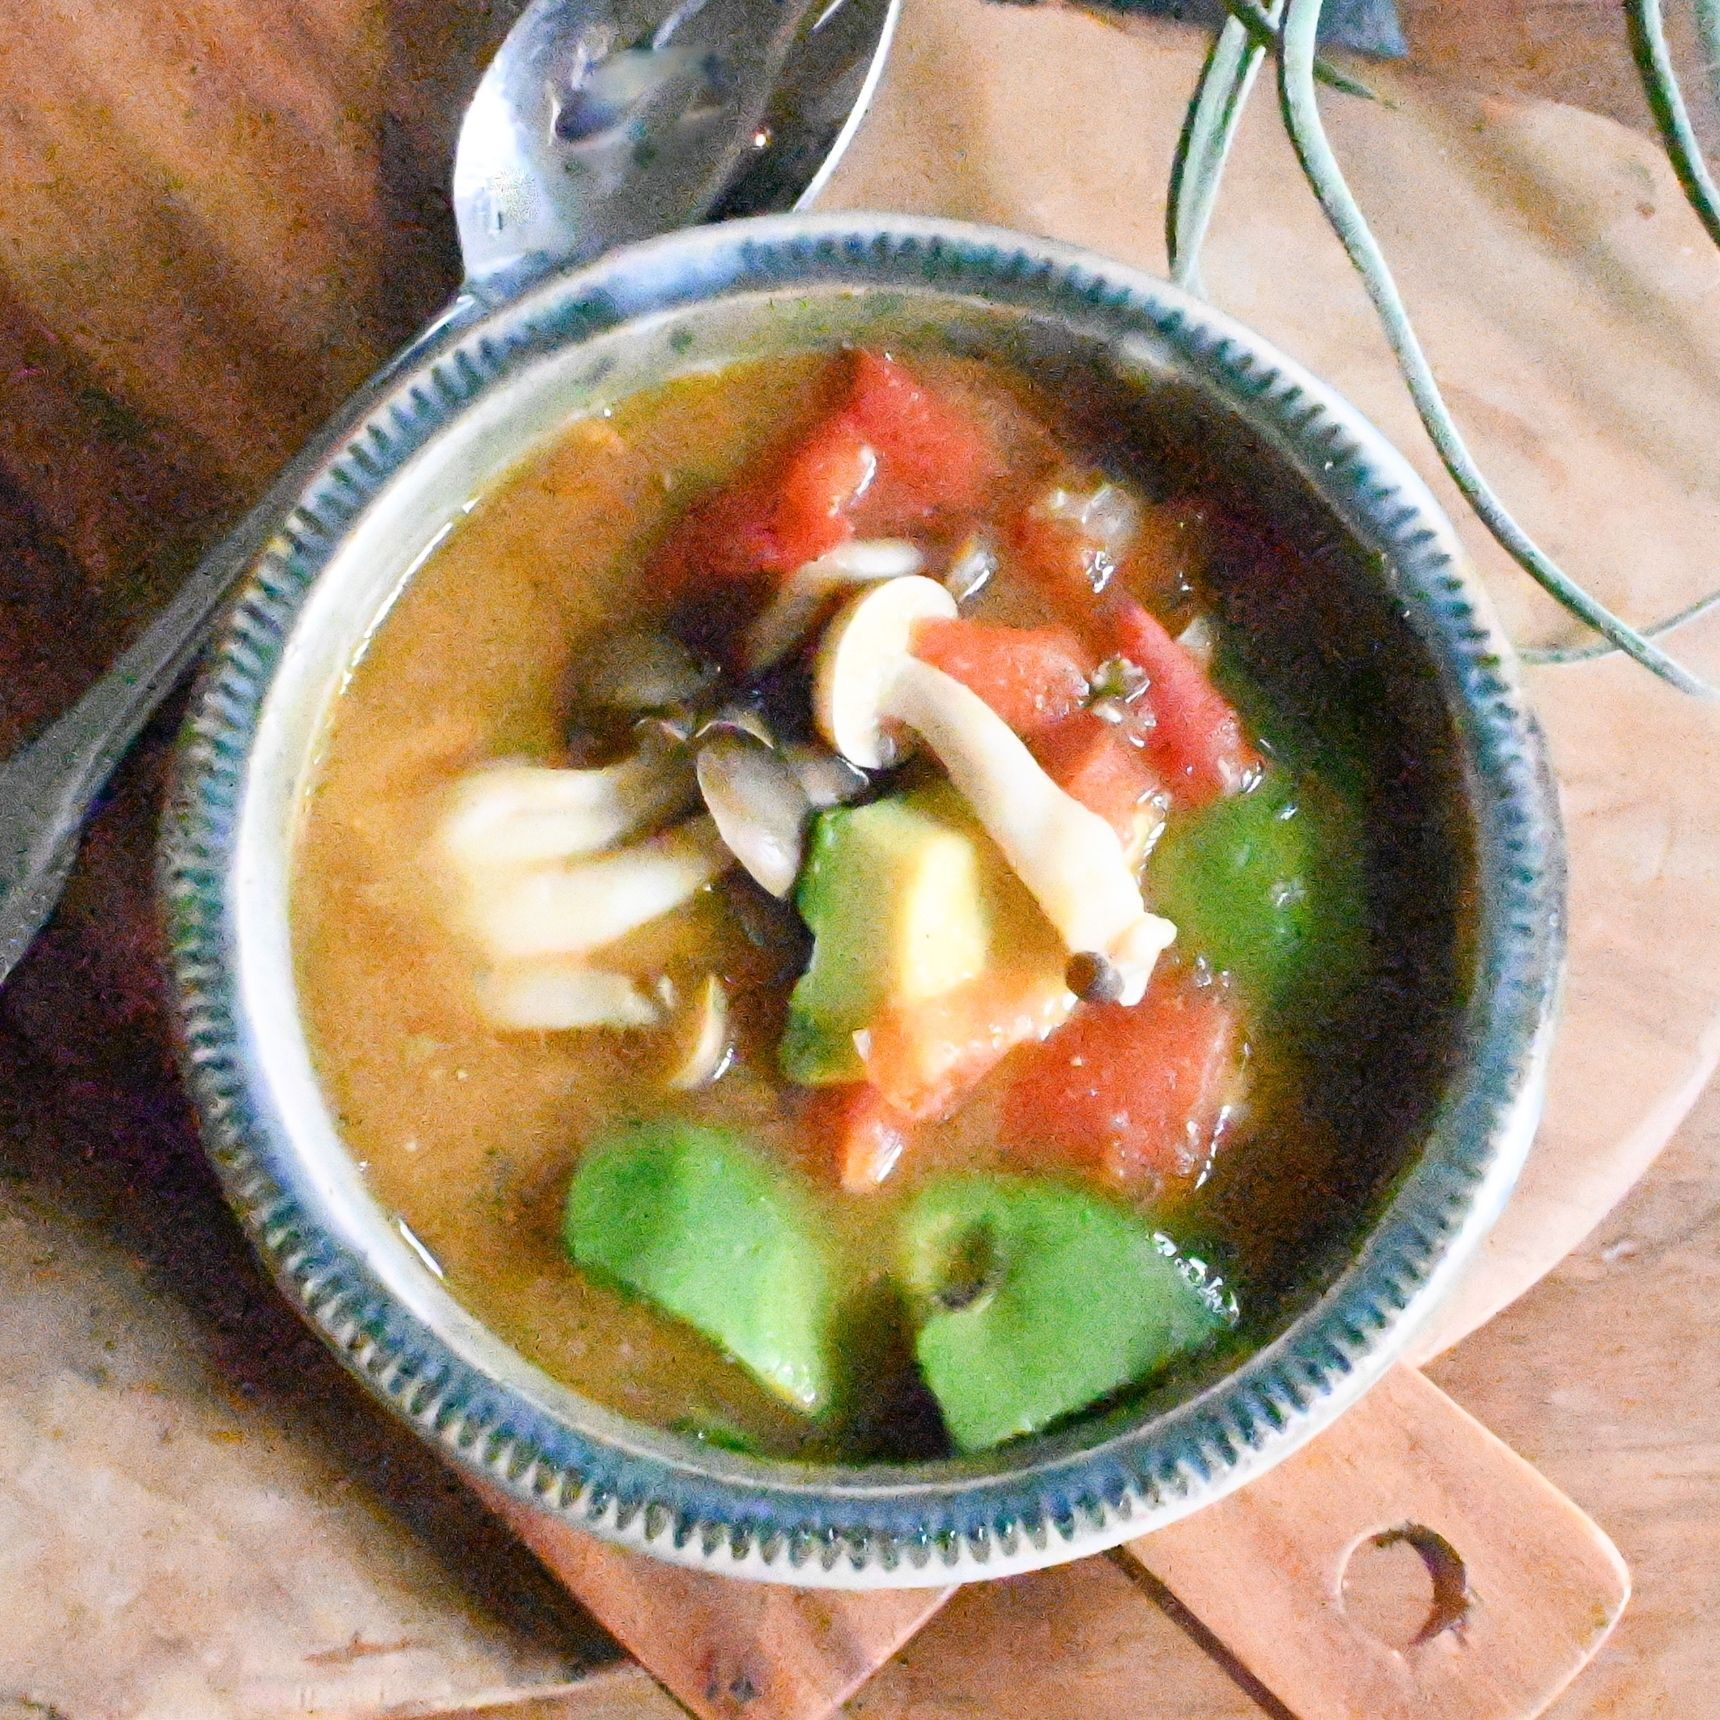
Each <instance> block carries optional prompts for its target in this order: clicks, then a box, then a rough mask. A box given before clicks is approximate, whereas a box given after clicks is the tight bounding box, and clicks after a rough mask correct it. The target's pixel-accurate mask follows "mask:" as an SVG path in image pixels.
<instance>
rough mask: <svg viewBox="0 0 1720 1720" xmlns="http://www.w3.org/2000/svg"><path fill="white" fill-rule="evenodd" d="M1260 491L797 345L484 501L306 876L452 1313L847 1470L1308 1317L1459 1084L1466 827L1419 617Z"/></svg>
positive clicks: (334, 748) (952, 383)
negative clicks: (1378, 592)
mask: <svg viewBox="0 0 1720 1720" xmlns="http://www.w3.org/2000/svg"><path fill="white" fill-rule="evenodd" d="M1261 469H1262V463H1261V462H1259V461H1257V460H1255V459H1254V458H1252V457H1251V455H1250V451H1248V450H1246V449H1238V448H1236V447H1235V446H1234V445H1233V444H1231V443H1230V442H1229V440H1228V439H1227V440H1226V441H1225V442H1223V443H1221V444H1218V445H1216V446H1215V444H1214V442H1213V433H1212V431H1211V429H1210V426H1209V425H1207V424H1206V422H1205V421H1204V419H1203V418H1202V415H1201V414H1200V412H1199V411H1198V409H1197V408H1196V407H1195V406H1194V405H1192V404H1191V403H1190V402H1187V401H1179V400H1178V399H1177V398H1175V397H1174V396H1169V395H1167V396H1166V397H1165V398H1163V399H1158V400H1141V399H1137V398H1135V397H1132V396H1126V395H1122V394H1120V393H1118V392H1116V391H1115V390H1114V389H1112V390H1111V391H1109V392H1107V385H1105V384H1103V383H1102V382H1100V381H1099V380H1097V379H1088V380H1087V381H1085V382H1084V383H1083V385H1082V386H1081V387H1073V386H1071V379H1070V378H1069V377H1068V376H1063V377H1060V378H1058V379H1057V380H1056V386H1055V387H1047V386H1045V385H1044V381H1043V379H1041V382H1040V383H1039V385H1035V383H1034V382H1033V381H1032V380H1030V379H1028V378H1025V377H1023V376H1021V375H1018V374H1015V373H1013V372H1008V371H1005V370H1003V369H1001V368H998V367H995V366H991V365H988V364H985V363H982V362H980V361H977V360H971V359H965V358H956V357H951V356H948V355H942V354H933V353H929V352H926V353H921V352H908V353H900V352H898V353H895V354H894V355H893V356H886V355H884V354H881V353H877V352H840V353H834V354H832V353H809V354H805V355H798V356H790V357H778V358H771V359H768V360H759V361H751V362H748V363H746V364H743V365H736V366H733V367H731V368H728V369H726V370H723V371H721V372H717V373H701V374H695V375H690V376H687V377H685V378H682V379H680V380H677V381H675V382H673V383H670V384H668V385H667V386H665V387H663V388H661V389H659V390H657V391H655V392H652V393H649V394H646V395H642V396H639V397H636V398H634V399H632V400H630V401H628V402H626V403H625V404H624V405H622V406H619V407H617V408H615V409H614V410H613V411H611V412H609V413H606V414H605V415H603V416H601V417H596V418H591V419H588V420H581V421H577V422H574V423H570V424H569V425H568V426H567V427H566V429H565V430H564V431H562V432H561V433H559V434H558V435H557V436H556V437H555V438H553V439H552V440H550V441H549V442H548V443H547V444H546V445H544V446H542V447H540V448H539V449H537V450H535V451H534V452H533V454H532V455H531V456H530V457H529V458H528V459H527V460H525V461H524V462H523V463H522V464H521V465H519V466H518V467H516V468H515V469H514V470H512V471H511V472H509V473H508V474H506V475H505V476H504V477H503V478H502V479H501V480H500V481H499V482H498V483H497V484H496V485H495V487H494V488H493V489H492V490H491V491H490V492H489V493H487V494H486V495H484V496H483V497H482V498H481V499H480V500H479V502H478V503H477V505H476V506H475V507H474V508H473V509H472V511H471V512H470V514H469V515H468V516H467V517H466V519H465V520H464V521H463V522H462V524H461V525H460V526H459V527H458V528H457V530H456V531H455V532H454V533H453V534H451V535H450V537H449V538H448V539H447V540H446V542H445V543H443V544H442V545H441V546H440V547H439V548H437V550H436V551H435V552H434V553H433V554H432V555H431V556H430V557H429V558H428V560H427V561H426V562H425V564H424V565H423V566H422V567H421V568H420V569H419V571H418V572H417V573H416V574H415V575H414V576H413V577H412V579H411V580H410V582H409V583H408V585H407V586H406V588H405V589H404V590H403V591H402V592H401V594H400V595H399V597H398V599H397V600H396V601H395V603H394V604H393V606H392V608H391V609H390V610H389V612H388V614H387V616H386V619H385V620H384V621H383V623H382V624H381V625H380V626H379V627H378V628H377V630H376V632H375V634H374V636H373V637H372V638H371V640H370V641H369V643H368V645H367V647H366V649H365V651H364V653H363V656H362V658H361V659H360V660H359V661H358V662H357V663H356V664H355V665H354V667H353V669H352V672H351V676H350V679H349V682H348V684H347V685H346V686H345V688H344V689H343V691H342V692H341V694H340V695H339V697H338V698H337V700H336V701H335V704H334V708H333V711H332V714H331V717H330V719H329V723H328V727H327V733H326V736H325V738H324V745H323V749H322V754H321V757H320V761H319V764H318V767H317V771H316V775H315V777H314V780H313V782H312V784H311V787H310V790H309V792H308V794H307V797H306V803H305V807H304V812H303V817H302V824H301V829H300V834H299V837H298V850H297V854H296V860H295V868H294V880H295V882H294V894H293V922H294V923H293V931H294V940H295V951H296V962H297V981H298V986H299V991H300V996H301V1000H302V1006H303V1010H304V1015H305V1019H306V1023H307V1027H308V1032H309V1036H310V1041H311V1047H312V1053H313V1058H314V1061H315V1064H316V1067H317V1070H318V1073H319V1076H320V1079H321V1081H322V1083H323V1085H324V1088H325V1091H326V1093H327V1095H328V1098H329V1102H330V1104H331V1107H332V1109H333V1110H334V1112H335V1114H336V1116H337V1118H338V1123H339V1127H340V1129H341V1132H342V1134H343V1136H344V1138H345V1140H346V1141H347V1142H348V1144H349V1146H350V1147H351V1149H352V1150H353V1152H354V1153H355V1154H356V1156H357V1157H358V1158H359V1159H360V1161H361V1162H362V1164H363V1166H364V1168H365V1171H366V1173H367V1175H368V1177H369V1179H370V1181H371V1184H372V1186H373V1188H374V1189H375V1191H376V1193H377V1195H378V1197H379V1198H380V1199H381V1201H382V1202H383V1203H384V1204H385V1205H386V1206H387V1207H388V1208H390V1209H391V1210H392V1211H394V1212H395V1213H397V1214H398V1215H399V1217H400V1219H401V1220H402V1222H403V1223H404V1224H405V1225H406V1226H408V1227H409V1229H410V1231H411V1233H412V1234H413V1235H414V1236H415V1237H416V1238H417V1239H419V1240H420V1241H421V1242H422V1244H423V1245H424V1247H425V1248H426V1249H427V1250H428V1251H429V1253H430V1254H431V1255H432V1256H433V1257H434V1258H435V1260H436V1261H437V1262H438V1264H439V1266H440V1267H441V1269H442V1270H443V1272H444V1273H445V1275H446V1278H447V1281H448V1283H449V1285H450V1287H451V1288H452V1289H453V1290H454V1292H455V1293H456V1294H457V1295H458V1296H459V1297H460V1298H461V1299H462V1300H463V1301H464V1302H465V1303H466V1305H467V1306H468V1307H470V1308H471V1309H472V1311H473V1312H474V1313H475V1314H476V1315H478V1316H479V1317H480V1318H481V1319H483V1320H484V1321H485V1322H486V1323H487V1324H488V1325H490V1326H491V1327H492V1328H493V1329H494V1330H496V1331H497V1332H498V1333H500V1334H501V1335H502V1336H504V1337H505V1338H506V1339H507V1340H508V1341H509V1342H511V1343H512V1344H514V1345H515V1346H516V1347H517V1348H518V1349H519V1350H520V1351H521V1352H522V1353H523V1354H524V1355H526V1356H528V1357H529V1358H530V1359H532V1360H533V1361H534V1362H536V1363H538V1364H539V1365H540V1366H542V1367H543V1368H544V1369H546V1370H547V1371H548V1372H549V1373H550V1374H552V1375H554V1376H555V1377H557V1378H559V1379H561V1380H563V1381H565V1382H567V1383H568V1384H569V1385H571V1386H573V1387H574V1388H576V1389H577V1390H579V1391H581V1392H582V1393H585V1394H586V1395H588V1396H590V1397H592V1398H594V1399H596V1400H598V1401H600V1402H602V1403H605V1404H607V1405H609V1406H611V1407H613V1408H615V1409H617V1410H620V1411H622V1412H624V1413H626V1414H629V1415H632V1416H635V1417H638V1418H640V1419H643V1420H645V1421H648V1422H652V1423H656V1424H658V1425H661V1426H666V1427H677V1428H682V1429H685V1430H689V1431H692V1432H694V1433H696V1434H698V1435H700V1436H702V1437H706V1438H709V1439H712V1440H715V1441H717V1442H720V1443H725V1444H733V1445H738V1446H740V1447H742V1448H745V1449H753V1450H758V1451H761V1452H765V1453H770V1454H783V1455H797V1456H802V1457H810V1458H826V1459H833V1460H851V1461H852V1460H865V1459H875V1458H895V1457H920V1456H927V1455H936V1454H939V1453H942V1452H946V1451H950V1450H952V1449H953V1450H981V1449H985V1448H988V1447H990V1446H992V1445H995V1444H997V1443H999V1442H1000V1441H1002V1440H1005V1439H1008V1438H1011V1437H1015V1436H1018V1435H1020V1434H1023V1433H1029V1432H1033V1431H1037V1430H1038V1429H1040V1428H1043V1427H1047V1426H1055V1425H1058V1424H1060V1423H1061V1422H1063V1421H1065V1420H1067V1419H1068V1418H1070V1417H1072V1416H1076V1415H1079V1414H1081V1413H1083V1412H1086V1411H1090V1410H1093V1409H1094V1408H1096V1407H1098V1406H1102V1405H1105V1404H1108V1403H1114V1402H1116V1401H1117V1400H1118V1399H1120V1398H1124V1399H1126V1398H1128V1397H1129V1396H1130V1395H1131V1394H1133V1393H1137V1392H1141V1391H1146V1390H1151V1389H1160V1390H1163V1389H1174V1388H1175V1382H1176V1381H1177V1380H1178V1379H1179V1378H1184V1377H1188V1376H1190V1375H1191V1374H1192V1373H1196V1372H1198V1371H1199V1370H1201V1369H1202V1368H1210V1367H1214V1366H1219V1365H1222V1363H1223V1358H1224V1357H1225V1356H1227V1355H1228V1354H1231V1353H1234V1350H1235V1349H1236V1347H1237V1346H1238V1345H1241V1344H1246V1343H1251V1342H1255V1341H1258V1340H1259V1338H1260V1337H1261V1336H1262V1335H1264V1334H1266V1333H1268V1332H1269V1331H1270V1330H1271V1329H1273V1327H1274V1326H1275V1325H1277V1324H1278V1323H1280V1322H1281V1321H1282V1319H1283V1318H1284V1317H1285V1315H1286V1313H1287V1312H1288V1311H1289V1310H1290V1309H1291V1308H1292V1307H1293V1306H1295V1305H1296V1303H1297V1301H1298V1298H1300V1297H1304V1296H1306V1295H1308V1294H1311V1293H1312V1292H1313V1291H1314V1290H1315V1289H1317V1288H1318V1286H1319V1284H1320V1283H1321V1282H1322V1280H1323V1279H1324V1278H1325V1277H1326V1276H1327V1275H1328V1274H1329V1273H1330V1271H1331V1270H1333V1269H1334V1267H1335V1266H1336V1264H1338V1263H1339V1262H1341V1260H1342V1258H1343V1254H1344V1250H1345V1248H1346V1246H1347V1245H1348V1243H1349V1242H1350V1241H1351V1239H1353V1237H1354V1236H1355V1235H1356V1234H1357V1232H1358V1230H1359V1229H1360V1227H1361V1226H1362V1225H1363V1224H1365V1222H1366V1221H1367V1218H1368V1216H1369V1214H1370V1212H1371V1211H1372V1210H1374V1208H1375V1207H1376V1205H1377V1202H1378V1201H1379V1200H1380V1199H1381V1198H1382V1197H1383V1195H1384V1193H1385V1192H1386V1191H1387V1190H1388V1189H1389V1186H1390V1184H1391V1181H1392V1179H1393V1177H1394V1175H1395V1173H1396V1172H1397V1171H1398V1170H1399V1169H1401V1167H1402V1164H1403V1161H1404V1156H1405V1154H1406V1152H1407V1151H1408V1150H1409V1148H1410V1146H1411V1144H1412V1143H1413V1139H1414V1135H1415V1131H1416V1129H1417V1128H1418V1127H1419V1126H1421V1125H1422V1124H1423V1123H1424V1122H1425V1120H1426V1118H1427V1116H1428V1115H1429V1113H1430V1110H1431V1107H1432V1105H1433V1103H1434V1101H1435V1097H1436V1095H1437V1091H1438V1088H1439V1085H1440V1081H1441V1078H1442V1076H1443V1074H1444V1072H1445V1069H1446V1067H1447V1064H1448V1061H1449V1058H1450V1055H1451V1051H1452V1046H1453V1043H1454V1039H1455V1031H1456V1029H1455V1025H1454V1023H1455V1020H1456V1012H1457V1006H1458V1000H1459V994H1460V990H1461V987H1460V983H1459V974H1460V970H1461V966H1462V925H1463V917H1464V916H1463V901H1462V894H1463V892H1462V887H1461V879H1462V877H1463V875H1464V861H1463V858H1462V852H1463V843H1462V840H1461V833H1459V832H1456V831H1454V830H1452V829H1449V828H1447V827H1446V826H1445V825H1444V823H1443V822H1442V821H1441V818H1440V816H1439V814H1438V812H1437V810H1436V809H1437V808H1439V807H1440V806H1442V805H1447V804H1450V803H1451V802H1452V800H1453V796H1452V795H1451V794H1450V792H1449V786H1448V784H1447V783H1446V781H1445V774H1446V773H1447V772H1448V771H1449V769H1450V768H1451V767H1450V765H1449V763H1448V760H1447V753H1446V750H1445V747H1444V745H1443V743H1442V735H1443V728H1442V719H1441V718H1440V716H1439V714H1438V710H1437V704H1436V702H1435V700H1434V699H1433V695H1432V692H1431V690H1430V689H1429V688H1428V687H1427V686H1426V685H1425V684H1424V682H1423V681H1422V680H1421V679H1419V678H1418V675H1417V672H1416V668H1415V664H1414V658H1413V654H1412V652H1411V650H1410V647H1409V644H1408V642H1407V639H1406V637H1405V635H1404V629H1403V626H1402V623H1401V620H1400V619H1399V618H1398V617H1396V616H1395V615H1394V614H1393V613H1392V612H1391V609H1390V606H1389V604H1387V603H1386V602H1385V601H1384V600H1383V599H1380V598H1379V597H1377V596H1375V595H1371V593H1372V590H1373V588H1372V587H1371V586H1369V585H1367V584H1366V582H1364V581H1362V580H1360V579H1359V578H1358V577H1357V572H1356V569H1355V566H1354V565H1353V563H1352V562H1350V561H1349V560H1347V559H1346V558H1347V557H1348V556H1349V555H1350V554H1352V553H1353V552H1351V551H1348V550H1347V549H1345V548H1344V547H1343V546H1342V545H1341V544H1339V543H1337V542H1336V541H1335V540H1334V537H1333V533H1332V530H1331V527H1330V523H1329V521H1327V520H1325V519H1324V517H1323V516H1322V515H1321V514H1320V512H1319V510H1318V508H1317V506H1316V505H1315V504H1314V503H1313V502H1312V500H1311V498H1309V497H1307V496H1304V495H1302V494H1300V493H1299V492H1297V491H1296V490H1295V489H1294V487H1293V486H1290V485H1285V487H1284V489H1283V493H1282V494H1272V495H1269V496H1266V497H1264V498H1263V497H1262V496H1261V495H1259V494H1258V493H1255V492H1253V491H1251V490H1250V489H1248V488H1247V486H1246V485H1245V483H1244V480H1243V477H1242V476H1241V474H1245V473H1253V472H1258V471H1259V470H1261ZM1167 1382H1169V1385H1168V1387H1167Z"/></svg>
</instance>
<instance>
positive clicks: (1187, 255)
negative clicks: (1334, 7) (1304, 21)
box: [1165, 0, 1283, 293]
mask: <svg viewBox="0 0 1720 1720" xmlns="http://www.w3.org/2000/svg"><path fill="white" fill-rule="evenodd" d="M1282 9H1283V0H1273V4H1272V10H1271V12H1269V13H1268V14H1267V16H1268V17H1269V19H1270V20H1271V22H1272V23H1273V24H1274V25H1276V24H1277V22H1278V16H1279V13H1280V12H1281V11H1282ZM1262 53H1263V50H1262V48H1261V47H1260V45H1259V43H1258V42H1256V41H1255V40H1253V38H1252V37H1250V35H1249V33H1248V31H1247V29H1246V28H1245V27H1244V26H1243V24H1242V23H1241V22H1240V20H1238V19H1236V18H1234V17H1231V18H1226V19H1225V21H1224V23H1223V25H1222V26H1221V27H1220V28H1219V32H1218V34H1217V35H1216V36H1215V37H1214V38H1213V42H1212V46H1211V47H1210V48H1209V49H1208V50H1207V55H1206V63H1205V64H1204V65H1203V66H1202V67H1201V69H1200V82H1199V83H1198V84H1196V85H1195V92H1194V99H1193V100H1192V101H1191V102H1190V103H1189V104H1188V113H1187V115H1186V116H1185V117H1184V120H1183V128H1182V135H1181V136H1180V137H1179V138H1178V139H1177V152H1176V159H1175V161H1174V162H1173V163H1172V165H1171V185H1170V195H1169V197H1168V198H1167V199H1166V201H1165V255H1166V256H1167V257H1168V258H1169V260H1170V266H1171V279H1172V280H1173V281H1175V282H1176V283H1177V285H1178V286H1179V287H1186V288H1187V289H1188V290H1189V291H1190V292H1191V293H1204V291H1205V289H1204V288H1203V286H1202V285H1201V279H1200V248H1201V245H1202V243H1203V242H1204V240H1205V239H1206V230H1207V227H1208V226H1209V225H1210V223H1211V221H1212V211H1213V206H1214V205H1215V204H1216V203H1217V201H1218V189H1219V185H1220V184H1221V183H1222V181H1223V178H1224V164H1225V161H1226V160H1227V159H1228V157H1229V155H1230V146H1231V143H1232V141H1233V140H1234V138H1235V136H1236V126H1237V122H1238V121H1239V120H1240V119H1241V118H1242V110H1243V108H1244V107H1245V106H1246V105H1247V102H1248V93H1249V91H1250V89H1252V88H1253V85H1254V79H1255V75H1256V74H1257V73H1258V72H1259V70H1260V61H1261V57H1262Z"/></svg>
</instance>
